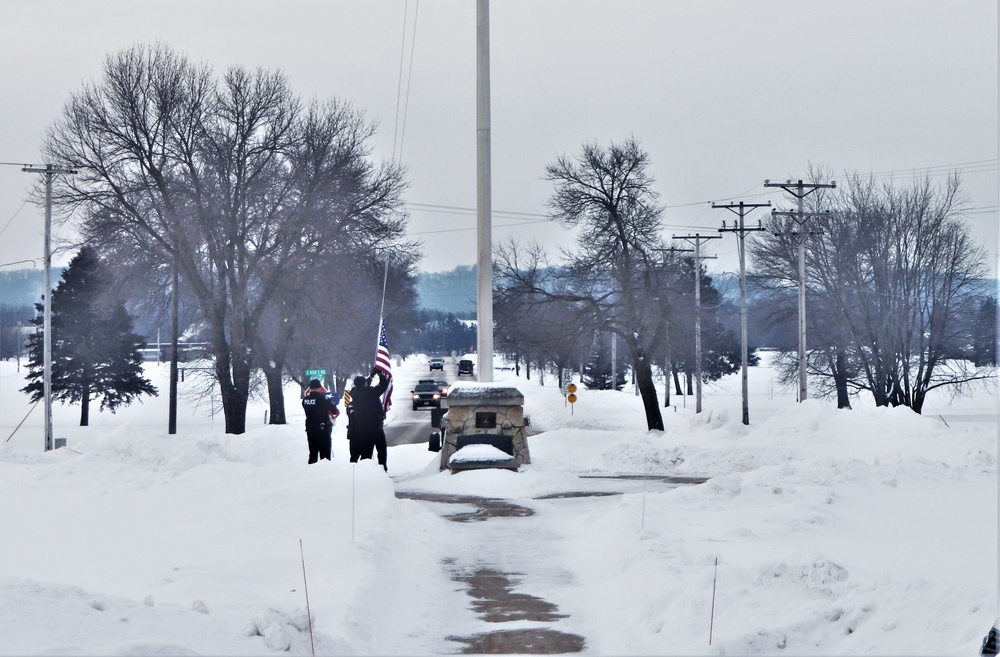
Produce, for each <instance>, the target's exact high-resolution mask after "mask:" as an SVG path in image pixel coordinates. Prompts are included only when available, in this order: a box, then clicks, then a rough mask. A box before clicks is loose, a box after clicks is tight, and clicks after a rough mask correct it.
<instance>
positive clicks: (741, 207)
mask: <svg viewBox="0 0 1000 657" xmlns="http://www.w3.org/2000/svg"><path fill="white" fill-rule="evenodd" d="M712 207H713V208H722V209H725V210H729V211H730V212H733V213H735V214H736V216H738V217H739V222H738V223H735V224H733V227H732V228H727V227H726V222H725V221H723V222H722V228H720V229H719V232H720V233H736V237H737V239H738V240H739V241H738V242H737V245H738V250H739V254H740V360H741V361H742V362H741V363H740V378H741V381H742V386H741V388H742V396H743V424H750V402H749V400H748V396H749V390H748V385H747V360H748V359H749V357H750V355H749V353H748V352H749V350H748V348H747V271H746V268H747V264H746V245H745V244H744V241H745V240H746V236H747V233H753V232H756V231H761V230H764V228H763V226H761V225H760V222H758V223H757V226H755V227H751V228H747V227H746V225H745V224H744V223H743V220H744V218H745V217H746V214H747V212H750V211H752V210H754V209H756V208H769V207H771V202H770V201H768V202H767V203H744V202H743V201H740V202H739V203H726V204H724V205H718V204H716V203H713V204H712Z"/></svg>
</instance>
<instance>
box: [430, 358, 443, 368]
mask: <svg viewBox="0 0 1000 657" xmlns="http://www.w3.org/2000/svg"><path fill="white" fill-rule="evenodd" d="M430 368H431V371H432V372H433V371H434V370H441V371H442V372H444V358H439V357H437V356H435V357H434V358H431V362H430Z"/></svg>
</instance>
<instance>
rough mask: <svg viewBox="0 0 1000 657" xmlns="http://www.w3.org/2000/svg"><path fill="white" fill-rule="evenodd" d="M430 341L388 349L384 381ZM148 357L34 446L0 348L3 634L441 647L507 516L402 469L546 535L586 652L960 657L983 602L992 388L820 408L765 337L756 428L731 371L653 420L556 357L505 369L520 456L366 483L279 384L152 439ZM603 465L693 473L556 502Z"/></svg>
mask: <svg viewBox="0 0 1000 657" xmlns="http://www.w3.org/2000/svg"><path fill="white" fill-rule="evenodd" d="M425 362H426V361H425V359H424V358H422V357H413V358H410V359H408V360H406V361H404V362H403V363H402V364H400V365H397V367H396V374H397V379H398V380H399V385H397V391H400V390H405V389H407V388H406V387H405V385H404V383H405V381H407V380H415V379H416V378H417V377H418V376H419V375H420V374H421V373H422V372H423V371H424V368H425V367H426V364H425ZM147 372H148V375H149V376H150V377H151V378H152V379H153V381H154V383H155V384H156V385H157V386H158V387H159V388H160V390H161V396H160V397H157V398H154V399H147V400H146V401H145V402H144V403H142V404H137V405H133V406H132V407H129V408H126V409H123V410H121V411H119V413H118V414H116V415H112V414H110V413H101V414H97V413H96V412H95V413H92V425H91V426H90V427H85V428H81V427H79V426H77V425H78V423H79V409H78V408H77V407H64V406H61V405H59V404H56V405H55V407H54V416H55V436H56V437H65V438H66V439H67V448H66V449H59V450H55V451H52V452H49V453H44V452H43V450H42V446H43V439H42V407H41V405H39V406H38V407H37V408H36V409H35V410H34V411H33V412H32V413H30V414H28V410H29V408H30V405H29V404H28V402H27V401H26V398H25V397H24V395H22V394H21V393H19V392H17V389H18V388H20V387H21V386H23V385H24V383H23V374H24V372H23V370H22V372H20V373H18V372H17V371H16V368H15V364H14V363H12V362H3V363H0V440H4V441H5V442H2V443H0V532H2V533H0V536H2V538H0V655H195V654H199V655H269V654H273V653H275V652H282V651H286V652H289V653H291V654H298V655H308V654H311V653H312V651H313V646H314V648H315V653H316V654H324V655H339V654H343V655H347V654H357V655H423V654H442V653H450V652H457V651H459V650H460V649H461V648H462V646H461V644H458V643H456V642H454V641H450V640H448V639H447V637H449V636H467V635H470V634H472V633H477V632H486V631H489V630H490V629H491V627H490V625H489V624H488V623H485V622H484V621H483V620H481V619H479V618H478V617H477V616H476V615H475V613H474V612H473V611H472V609H471V604H472V599H471V598H469V597H468V596H467V595H466V594H465V592H464V591H463V589H462V586H461V585H460V584H457V583H456V582H455V581H453V580H452V578H451V575H450V573H449V572H448V568H447V567H446V566H445V564H447V563H448V562H449V561H448V560H449V559H451V558H453V557H454V556H455V555H456V554H462V553H468V552H473V553H475V552H477V551H480V552H484V553H485V554H487V555H494V554H499V553H500V552H501V551H502V550H504V549H506V546H504V545H503V540H502V538H501V539H500V541H499V544H494V545H493V546H492V547H491V548H489V549H486V548H484V546H483V543H482V540H483V532H484V531H486V530H487V528H492V531H494V532H496V530H497V528H501V527H503V525H500V524H496V523H498V522H501V521H499V520H488V521H486V522H483V523H468V524H458V523H454V522H449V521H448V520H445V519H443V518H442V517H441V516H440V515H439V514H438V513H435V510H434V505H433V504H432V503H428V502H423V501H417V500H411V499H398V498H397V497H396V496H395V492H396V491H397V490H400V491H403V490H405V491H410V492H426V493H446V494H454V495H480V496H492V497H504V498H507V499H510V500H512V501H514V502H516V503H517V504H520V505H523V506H525V507H529V508H531V509H533V510H534V511H535V515H533V516H531V517H529V518H520V519H516V520H505V521H503V522H510V523H515V522H516V523H519V524H518V525H517V526H519V527H521V528H522V530H523V531H526V533H525V534H524V535H526V536H533V537H535V540H537V541H538V542H539V544H540V545H544V546H545V547H544V549H543V550H541V551H540V553H539V554H538V555H537V559H536V561H535V562H534V563H533V564H532V565H531V568H532V569H534V570H535V571H539V572H544V571H549V572H551V573H552V574H553V576H552V577H548V578H545V577H542V578H539V579H536V580H534V582H535V584H534V586H536V587H541V588H537V589H536V590H532V591H531V593H532V594H534V595H537V596H540V597H544V598H545V599H546V600H548V601H550V602H552V603H553V604H556V605H558V608H559V611H560V613H562V614H566V615H568V618H566V619H564V620H563V621H561V622H560V627H561V629H563V630H564V631H567V632H574V633H576V634H579V635H581V636H583V637H584V639H585V642H586V643H585V647H584V653H585V654H592V655H643V654H645V655H671V654H677V655H722V654H725V655H741V654H792V655H860V654H874V655H975V654H978V652H979V649H980V645H981V642H982V640H983V637H984V635H985V634H986V632H987V630H988V629H989V627H990V626H991V625H992V624H993V623H994V621H996V620H997V617H998V614H1000V611H998V609H1000V584H998V534H1000V531H998V496H1000V487H998V473H997V458H998V414H997V410H998V404H997V400H998V396H997V390H996V385H995V382H993V384H992V386H991V387H985V388H983V389H982V390H980V391H979V392H978V393H977V394H976V395H975V396H974V397H972V398H963V399H957V400H950V399H948V398H947V396H946V395H938V396H936V397H934V398H932V400H931V403H930V404H929V405H928V408H927V410H926V411H925V413H926V414H925V415H924V416H918V415H916V414H914V413H912V412H911V411H909V410H906V409H875V408H873V407H872V406H871V405H870V404H868V403H866V402H858V403H856V404H855V408H854V410H852V411H837V410H836V409H835V408H834V407H833V405H832V404H831V403H830V402H828V401H815V400H807V401H806V402H804V403H802V404H798V403H796V402H795V400H794V396H793V392H792V391H790V390H783V389H781V388H780V387H778V386H777V385H776V384H775V383H774V379H773V375H772V372H771V371H770V370H769V369H768V368H767V367H766V358H765V366H763V367H760V368H753V369H751V371H750V387H751V397H750V419H751V424H750V426H749V427H745V426H743V425H742V424H741V423H740V399H739V379H738V377H729V378H727V379H726V380H723V381H722V382H720V383H718V384H714V385H712V386H708V387H707V388H706V393H705V401H704V412H703V413H702V414H700V415H695V414H694V412H693V407H694V404H693V400H691V399H686V400H685V399H678V398H674V399H673V401H674V402H676V403H677V404H680V407H679V408H678V407H677V406H676V405H675V406H674V407H673V408H671V409H665V415H664V418H665V422H666V424H667V430H666V431H664V432H662V433H661V432H652V433H650V432H647V431H645V422H644V418H643V415H642V412H641V404H640V401H639V399H638V397H636V396H634V395H633V394H632V393H631V391H624V392H610V391H608V392H598V391H589V390H585V389H584V390H581V391H579V392H578V393H577V394H578V395H579V401H578V402H577V403H576V404H575V405H574V406H569V405H567V404H566V403H565V402H564V400H563V397H562V395H561V394H560V391H559V388H558V382H557V381H556V380H555V378H554V377H552V376H549V377H547V379H546V381H545V383H546V385H544V386H540V385H539V384H538V381H537V380H536V379H535V378H533V379H532V380H531V381H526V380H525V379H524V378H523V377H522V378H517V377H515V376H514V373H513V372H510V371H503V372H498V373H497V376H496V379H497V381H498V382H500V383H504V384H507V385H515V386H516V387H517V388H518V389H519V390H520V391H521V392H522V393H523V394H524V395H525V413H526V414H528V415H529V416H530V417H531V421H532V425H533V427H534V428H535V430H537V431H539V432H540V433H539V434H538V435H535V436H533V437H532V438H531V439H530V441H529V445H530V449H531V454H532V463H531V465H529V466H526V467H524V468H522V470H521V471H520V472H517V473H515V472H509V471H505V470H473V471H468V472H462V473H460V474H456V475H452V474H449V473H447V472H446V473H440V472H438V469H437V460H438V455H437V454H434V453H431V452H428V451H427V448H426V445H407V446H400V447H393V448H390V451H389V476H386V474H385V473H384V472H383V471H382V470H381V468H379V467H377V466H376V465H375V464H373V463H372V462H371V461H364V462H361V463H360V464H358V465H351V464H350V463H348V462H347V449H346V447H347V445H346V441H345V440H344V433H343V432H344V426H343V425H340V426H338V427H337V428H336V429H335V434H334V459H333V461H332V462H329V463H328V462H321V463H319V464H317V465H313V466H309V465H307V464H306V456H307V450H306V444H305V435H304V432H303V430H302V416H301V411H300V410H299V408H298V405H297V391H296V390H295V389H294V388H292V389H290V390H289V397H288V412H289V416H290V418H289V421H290V424H289V425H287V426H268V425H266V424H264V409H265V408H266V406H265V405H264V404H262V403H256V402H255V403H254V404H253V405H252V407H251V410H250V412H249V413H248V417H249V418H250V421H249V423H248V424H249V427H248V429H249V430H248V432H247V433H246V434H245V435H241V436H230V435H226V434H225V433H224V432H223V423H222V418H221V417H220V416H219V415H215V416H214V417H213V416H212V415H211V414H209V413H207V412H206V409H207V408H208V407H209V400H208V399H207V398H205V397H203V398H201V399H198V398H196V397H194V396H193V395H184V396H182V399H181V403H180V409H181V410H180V414H179V419H178V433H177V435H174V436H169V435H167V432H166V408H167V400H166V381H165V377H166V366H165V365H156V364H151V365H150V366H149V368H148V370H147ZM193 389H194V383H193V382H192V381H191V379H190V377H188V380H187V381H186V382H185V383H184V384H182V392H183V391H184V390H193ZM397 394H401V393H400V392H397ZM404 402H405V399H403V400H401V401H399V402H398V403H400V404H402V403H404ZM26 414H28V415H27V419H26V420H25V421H24V424H23V425H22V426H21V428H20V429H18V430H17V431H16V433H13V434H12V432H14V429H15V427H16V426H17V424H18V423H19V422H21V421H22V419H23V418H24V417H25V415H26ZM391 420H392V415H391V413H390V421H391ZM8 436H11V437H10V438H9V439H8ZM601 474H632V475H650V476H653V475H683V476H703V477H711V479H710V480H709V481H708V482H707V483H705V484H701V485H696V486H682V487H678V488H665V487H663V486H662V485H653V484H652V483H650V485H648V486H647V482H645V481H642V482H638V481H633V482H632V483H631V486H632V487H631V489H630V490H631V492H628V493H626V494H624V495H615V496H606V497H589V498H568V497H559V496H558V495H559V494H560V493H568V492H575V491H583V490H596V489H597V488H598V486H599V484H601V482H602V481H603V480H599V479H590V478H583V477H581V475H601ZM491 523H493V524H491ZM510 526H514V525H510ZM515 547H516V546H510V548H511V549H514V548H515ZM491 550H492V552H491ZM303 564H304V565H303ZM304 573H305V576H306V579H305V580H304V576H303V575H304ZM539 582H542V584H539ZM306 583H307V584H308V603H309V609H310V610H311V614H312V627H311V629H312V640H310V623H309V617H308V616H307V613H306V603H307V598H306V591H305V588H306V587H305V586H304V584H306ZM526 585H528V586H532V583H531V581H530V580H529V579H526ZM713 593H714V612H713ZM525 624H528V625H530V623H527V622H524V621H522V622H521V626H524V625H525ZM710 632H711V644H710V643H709V639H710Z"/></svg>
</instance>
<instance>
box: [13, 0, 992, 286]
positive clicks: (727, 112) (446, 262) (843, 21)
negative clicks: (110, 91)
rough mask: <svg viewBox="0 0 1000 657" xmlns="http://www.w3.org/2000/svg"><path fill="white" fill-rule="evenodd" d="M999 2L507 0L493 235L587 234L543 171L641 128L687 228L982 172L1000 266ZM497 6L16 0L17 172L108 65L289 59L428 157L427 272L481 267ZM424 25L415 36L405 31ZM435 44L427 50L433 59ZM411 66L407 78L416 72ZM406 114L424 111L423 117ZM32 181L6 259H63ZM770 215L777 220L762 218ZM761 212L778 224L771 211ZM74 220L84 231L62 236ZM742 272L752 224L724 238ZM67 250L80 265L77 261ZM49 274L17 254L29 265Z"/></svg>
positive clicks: (498, 80)
mask: <svg viewBox="0 0 1000 657" xmlns="http://www.w3.org/2000/svg"><path fill="white" fill-rule="evenodd" d="M997 5H998V3H997V2H996V0H957V1H956V0H949V1H946V0H939V1H921V0H858V1H847V2H819V1H809V0H745V1H737V0H718V1H696V0H683V1H679V0H615V1H611V0H607V1H596V0H493V2H492V3H491V7H490V21H491V35H490V38H491V54H490V56H491V63H492V70H491V77H492V85H491V94H492V151H493V179H492V185H493V209H494V230H493V238H494V243H498V242H501V241H505V240H506V239H507V238H508V237H510V236H516V237H518V238H519V239H522V240H527V239H535V240H537V241H539V242H541V243H543V244H544V245H546V247H548V249H549V250H550V251H551V252H552V253H553V254H555V253H556V252H557V249H558V247H559V246H561V245H562V246H571V245H572V235H571V234H570V233H568V232H566V231H564V230H562V229H560V228H558V227H557V226H554V225H553V224H551V223H549V222H547V221H546V220H545V213H546V207H545V202H546V200H547V198H548V197H549V194H550V192H551V186H550V185H549V184H548V183H546V182H545V181H544V180H543V175H544V168H545V166H546V164H549V163H551V162H553V161H554V160H555V158H556V157H557V156H559V155H563V154H566V155H574V154H576V153H578V152H579V150H580V148H581V146H582V145H583V144H584V143H587V142H595V141H596V142H600V143H602V144H607V143H609V142H610V141H621V140H623V139H625V138H627V137H629V136H634V137H635V138H636V139H638V140H639V142H640V143H641V145H642V146H643V148H644V149H645V150H646V151H647V152H648V153H649V155H650V158H651V162H652V167H651V172H652V174H653V175H654V177H655V179H656V183H655V188H656V191H658V192H659V193H660V195H661V201H662V203H663V204H664V205H666V206H667V210H666V214H665V217H664V222H665V224H666V227H665V229H664V233H665V235H666V236H667V237H670V236H671V235H672V234H685V233H691V232H701V233H703V234H705V233H712V234H716V229H717V228H718V227H719V225H720V224H721V221H722V220H723V219H727V220H728V219H731V218H732V216H733V215H731V214H730V213H728V212H727V211H725V210H713V209H711V207H710V202H711V201H719V202H727V201H730V200H735V201H739V200H746V201H747V202H764V201H767V200H771V201H772V202H775V203H776V204H779V205H782V206H784V207H786V208H788V207H790V203H788V202H787V201H783V200H782V196H781V193H780V190H773V189H765V188H764V187H763V182H764V180H765V179H771V180H785V179H787V178H799V177H805V176H807V169H808V166H809V164H810V163H812V164H815V165H821V166H825V167H828V168H829V169H831V170H832V171H833V172H834V176H833V177H834V178H835V179H843V175H844V172H845V171H857V172H862V173H868V172H874V173H876V174H877V175H879V176H880V177H882V176H885V177H887V176H893V177H895V178H896V179H898V180H900V181H906V180H909V179H911V178H912V177H913V176H914V174H917V175H923V174H924V173H928V172H929V173H931V174H933V175H934V180H936V181H940V182H942V183H943V181H944V180H945V177H946V175H947V173H948V172H950V171H952V170H958V171H960V172H961V174H962V180H963V187H964V190H965V192H966V193H967V196H968V208H969V210H968V221H969V222H970V225H971V226H972V228H973V236H974V237H975V238H976V240H977V241H979V242H980V243H982V244H983V246H985V247H987V249H988V250H989V261H988V264H989V265H990V266H991V267H992V268H993V270H994V272H995V271H996V264H997V247H998V241H1000V237H998V224H1000V222H998V214H997V203H998V165H997V161H998V151H1000V148H998V121H1000V117H998V81H997V80H998V70H997V60H998V41H997V35H998V16H997ZM475 6H476V3H475V2H474V0H420V1H418V0H343V1H334V0H313V1H305V0H296V1H278V0H238V1H236V0H230V1H217V0H214V1H205V0H170V1H169V2H167V1H161V2H141V1H137V0H128V1H125V0H121V1H110V0H86V1H68V0H46V1H39V0H0V67H2V73H0V88H2V94H0V98H2V110H0V161H4V162H14V163H21V162H30V163H37V162H38V161H39V143H40V140H41V138H42V134H43V132H44V130H45V129H46V127H47V126H48V125H49V124H50V123H51V122H52V121H53V120H54V119H55V118H56V117H57V116H58V114H59V112H60V111H61V108H62V106H63V104H64V103H65V101H66V100H67V99H68V97H69V94H70V93H71V92H72V91H74V90H76V89H79V88H80V86H81V84H82V83H83V82H84V81H86V80H90V79H97V78H99V76H100V72H101V65H102V61H103V59H104V57H105V55H106V54H107V53H109V52H114V51H117V50H120V49H122V48H124V47H128V46H130V45H132V44H134V43H137V42H154V41H162V42H165V43H167V44H169V45H170V46H172V47H173V48H174V49H176V50H178V51H180V52H182V53H184V54H186V55H187V56H189V57H190V58H192V59H194V60H196V61H200V62H205V63H207V64H210V65H212V66H213V67H214V68H215V69H216V70H217V71H218V72H220V73H221V72H222V71H224V70H225V69H226V68H227V67H229V66H231V65H243V66H248V67H264V68H268V69H281V70H282V71H284V72H285V73H286V74H287V75H288V76H289V78H290V80H291V84H292V87H293V88H294V89H295V90H296V91H297V92H299V93H300V94H301V95H302V96H304V97H312V96H316V97H319V98H321V99H323V98H330V97H338V98H341V99H345V100H349V101H350V102H352V103H353V104H355V105H356V106H357V107H360V108H362V109H364V110H365V111H366V113H367V116H368V117H369V118H370V119H373V120H376V121H378V122H379V124H380V129H379V133H378V135H377V138H376V140H375V141H374V142H373V147H374V149H375V152H376V154H377V155H378V156H379V157H381V158H384V159H391V158H393V157H394V156H396V157H399V158H400V159H401V161H402V162H403V163H404V164H405V165H406V167H407V169H408V177H409V180H410V181H411V187H410V189H409V191H408V194H407V201H408V209H409V211H410V213H411V219H410V223H409V226H410V234H411V235H412V236H413V237H414V238H417V239H420V240H422V241H423V242H424V246H423V250H424V258H423V260H422V261H421V268H422V269H423V270H425V271H444V270H450V269H452V268H453V267H455V266H456V265H470V264H473V262H474V260H475V235H476V233H475V225H476V219H475V212H474V207H475V202H476V175H475V168H476V146H475V127H476V125H475V123H476V111H475V90H476V66H475V47H476V36H475V34H476V32H475V28H476V16H475ZM404 34H405V36H404ZM411 54H412V58H411ZM401 71H402V75H401ZM404 119H405V123H404ZM30 183H31V180H30V175H29V174H26V173H22V172H21V171H20V169H19V168H17V167H14V166H0V230H2V232H0V265H3V269H9V268H10V267H11V266H12V265H9V264H8V263H13V262H17V261H21V260H26V259H31V258H34V259H36V264H37V266H40V264H41V256H42V248H43V245H42V234H43V224H44V222H43V212H42V210H41V209H40V208H37V207H35V206H33V205H31V204H28V205H23V204H24V200H25V196H26V192H27V189H28V187H29V185H30ZM757 212H758V213H760V215H759V216H761V217H762V216H763V212H764V211H761V210H758V211H757ZM750 218H751V219H755V218H757V215H751V217H750ZM59 230H60V231H61V232H62V231H65V229H64V228H60V229H59ZM708 252H709V253H714V254H717V255H718V260H714V261H708V263H707V264H708V267H709V269H710V270H714V271H736V268H737V265H736V259H735V252H736V242H735V238H734V237H732V235H731V234H727V236H726V237H724V238H723V239H722V240H715V241H713V242H711V243H710V244H709V250H708ZM65 261H68V257H63V262H65ZM30 265H31V263H28V264H27V265H13V266H15V267H19V266H30Z"/></svg>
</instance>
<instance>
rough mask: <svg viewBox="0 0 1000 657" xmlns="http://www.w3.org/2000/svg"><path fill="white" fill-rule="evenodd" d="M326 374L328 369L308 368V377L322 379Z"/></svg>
mask: <svg viewBox="0 0 1000 657" xmlns="http://www.w3.org/2000/svg"><path fill="white" fill-rule="evenodd" d="M324 376H326V370H306V378H307V379H322V378H323V377H324Z"/></svg>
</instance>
